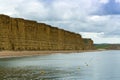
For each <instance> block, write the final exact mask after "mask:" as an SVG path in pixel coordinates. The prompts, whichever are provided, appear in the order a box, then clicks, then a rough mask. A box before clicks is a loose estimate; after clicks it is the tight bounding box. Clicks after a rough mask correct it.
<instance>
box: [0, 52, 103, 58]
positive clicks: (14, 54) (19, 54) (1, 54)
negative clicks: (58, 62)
mask: <svg viewBox="0 0 120 80" xmlns="http://www.w3.org/2000/svg"><path fill="white" fill-rule="evenodd" d="M94 51H101V50H79V51H0V58H7V57H23V56H37V55H48V54H56V53H80V52H94Z"/></svg>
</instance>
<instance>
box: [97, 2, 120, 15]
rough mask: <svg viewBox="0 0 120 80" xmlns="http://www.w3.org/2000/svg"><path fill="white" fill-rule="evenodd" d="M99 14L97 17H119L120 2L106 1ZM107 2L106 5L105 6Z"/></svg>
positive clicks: (98, 11)
mask: <svg viewBox="0 0 120 80" xmlns="http://www.w3.org/2000/svg"><path fill="white" fill-rule="evenodd" d="M101 2H103V3H102V4H101V6H100V7H99V9H98V10H97V12H96V13H95V14H97V15H119V14H120V3H119V0H107V1H106V0H105V1H101ZM104 2H105V4H104Z"/></svg>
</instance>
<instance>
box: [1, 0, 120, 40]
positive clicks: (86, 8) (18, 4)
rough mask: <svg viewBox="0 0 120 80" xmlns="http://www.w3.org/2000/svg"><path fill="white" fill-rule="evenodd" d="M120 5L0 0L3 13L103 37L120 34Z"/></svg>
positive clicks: (113, 0)
mask: <svg viewBox="0 0 120 80" xmlns="http://www.w3.org/2000/svg"><path fill="white" fill-rule="evenodd" d="M119 9H120V0H0V13H1V14H7V15H9V16H12V17H20V18H25V19H30V20H36V21H38V22H44V23H47V24H50V25H53V26H55V27H59V28H63V29H65V30H69V31H72V32H76V33H79V32H87V33H89V34H87V35H91V34H92V35H93V37H94V36H95V35H97V34H99V33H104V34H103V35H102V36H99V37H101V38H113V37H114V38H116V37H118V38H119V37H120V32H119V31H120V27H119V26H120V23H119V22H120V10H119ZM94 33H95V35H94ZM92 35H91V36H92ZM97 36H98V35H97ZM94 38H95V37H94ZM115 40H116V39H115ZM114 42H115V41H114Z"/></svg>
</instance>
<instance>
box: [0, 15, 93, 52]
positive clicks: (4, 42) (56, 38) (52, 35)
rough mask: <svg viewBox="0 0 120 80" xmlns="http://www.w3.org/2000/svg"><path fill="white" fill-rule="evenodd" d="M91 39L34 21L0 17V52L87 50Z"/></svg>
mask: <svg viewBox="0 0 120 80" xmlns="http://www.w3.org/2000/svg"><path fill="white" fill-rule="evenodd" d="M87 49H93V41H92V40H91V39H83V38H82V37H81V35H80V34H76V33H73V32H69V31H66V30H63V29H59V28H57V27H52V26H50V25H47V24H44V23H37V22H36V21H31V20H24V19H21V18H11V17H9V16H6V15H2V14H1V15H0V50H87Z"/></svg>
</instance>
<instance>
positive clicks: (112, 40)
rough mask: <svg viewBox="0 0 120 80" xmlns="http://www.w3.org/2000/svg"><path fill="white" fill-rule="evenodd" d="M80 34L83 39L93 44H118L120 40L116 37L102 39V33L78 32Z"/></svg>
mask: <svg viewBox="0 0 120 80" xmlns="http://www.w3.org/2000/svg"><path fill="white" fill-rule="evenodd" d="M79 33H80V34H82V37H83V38H91V39H92V40H93V41H94V43H120V38H119V37H118V38H117V37H103V36H104V33H103V32H100V33H95V32H79Z"/></svg>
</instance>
